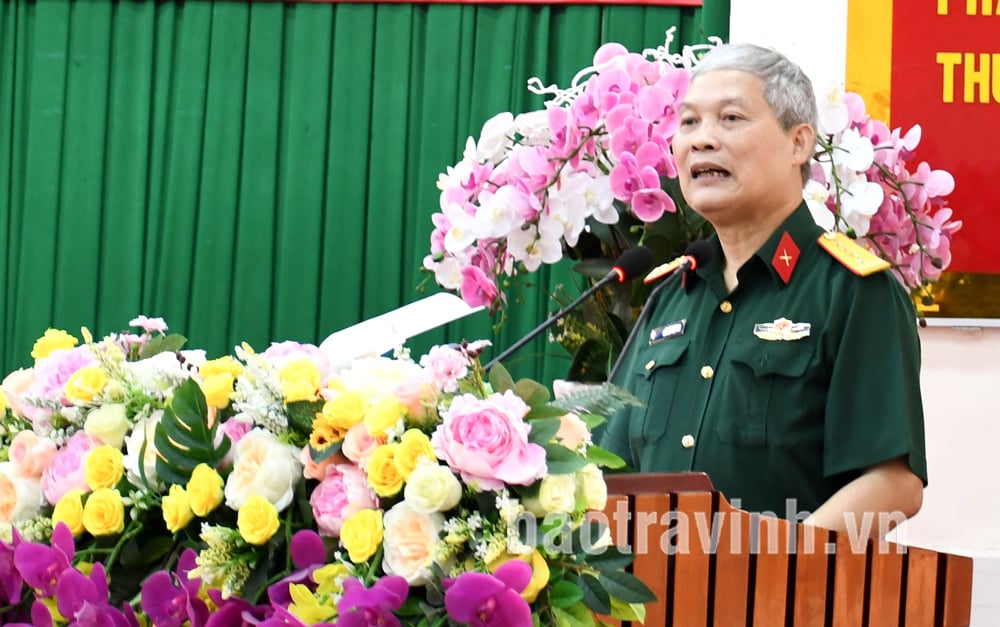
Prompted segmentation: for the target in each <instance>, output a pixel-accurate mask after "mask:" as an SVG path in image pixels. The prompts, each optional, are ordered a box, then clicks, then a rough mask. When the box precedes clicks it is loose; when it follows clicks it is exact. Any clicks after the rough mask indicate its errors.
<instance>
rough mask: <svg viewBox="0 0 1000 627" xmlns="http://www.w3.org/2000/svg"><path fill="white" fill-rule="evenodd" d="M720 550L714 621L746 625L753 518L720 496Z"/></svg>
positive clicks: (718, 552) (716, 577)
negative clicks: (751, 521)
mask: <svg viewBox="0 0 1000 627" xmlns="http://www.w3.org/2000/svg"><path fill="white" fill-rule="evenodd" d="M719 512H720V513H721V514H722V515H721V516H720V517H719V520H720V522H721V524H722V526H721V528H720V531H719V548H718V551H717V552H716V555H715V602H714V605H715V608H714V613H715V622H714V624H715V625H717V626H719V627H723V626H726V625H745V624H746V620H747V591H748V589H749V584H748V581H747V578H748V577H749V574H750V572H749V571H750V551H749V546H750V517H749V515H748V514H747V513H746V512H743V511H740V510H736V509H733V508H732V506H730V505H729V503H728V502H726V499H725V497H723V496H721V495H720V496H719Z"/></svg>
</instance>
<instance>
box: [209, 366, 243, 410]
mask: <svg viewBox="0 0 1000 627" xmlns="http://www.w3.org/2000/svg"><path fill="white" fill-rule="evenodd" d="M235 381H236V378H235V377H233V375H231V374H229V373H228V372H220V373H219V374H213V375H212V376H210V377H203V378H202V381H201V393H202V394H204V395H205V404H207V405H208V406H209V407H215V408H218V409H225V408H226V407H229V397H230V396H232V395H233V383H234V382H235Z"/></svg>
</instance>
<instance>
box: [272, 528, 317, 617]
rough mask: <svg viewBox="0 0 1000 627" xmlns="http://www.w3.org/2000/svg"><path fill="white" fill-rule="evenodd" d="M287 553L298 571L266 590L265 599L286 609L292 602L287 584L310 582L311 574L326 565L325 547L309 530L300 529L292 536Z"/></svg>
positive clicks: (313, 532) (314, 533) (275, 605)
mask: <svg viewBox="0 0 1000 627" xmlns="http://www.w3.org/2000/svg"><path fill="white" fill-rule="evenodd" d="M289 552H290V553H291V555H292V563H293V564H295V567H296V568H298V570H297V571H295V572H293V573H291V574H289V575H288V576H287V577H285V578H284V579H282V580H281V581H279V582H277V583H275V584H274V585H272V586H271V587H269V588H268V589H267V598H268V599H270V601H271V604H272V605H273V606H274V607H288V604H289V603H291V602H292V595H291V594H289V592H288V586H289V584H293V583H302V582H304V581H307V580H308V581H311V580H312V574H313V572H314V571H315V570H316V569H317V568H321V567H323V566H325V565H326V545H324V544H323V539H322V538H321V537H320V536H319V534H318V533H316V532H315V531H313V530H311V529H302V530H300V531H297V532H296V533H295V535H294V536H292V542H291V546H290V547H289Z"/></svg>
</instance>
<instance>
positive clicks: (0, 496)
mask: <svg viewBox="0 0 1000 627" xmlns="http://www.w3.org/2000/svg"><path fill="white" fill-rule="evenodd" d="M41 505H42V482H41V481H39V480H38V479H34V478H25V477H21V476H19V475H18V474H17V472H16V470H15V469H14V466H13V465H12V464H11V463H10V462H3V463H0V523H11V522H14V521H16V520H27V519H28V518H33V517H35V516H37V515H38V508H39V507H41Z"/></svg>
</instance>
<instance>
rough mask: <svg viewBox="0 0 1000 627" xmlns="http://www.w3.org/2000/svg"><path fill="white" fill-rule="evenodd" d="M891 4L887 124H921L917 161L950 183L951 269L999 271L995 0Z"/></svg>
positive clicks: (999, 46) (999, 92) (998, 26)
mask: <svg viewBox="0 0 1000 627" xmlns="http://www.w3.org/2000/svg"><path fill="white" fill-rule="evenodd" d="M894 4H895V6H894V8H893V12H892V13H893V18H892V83H891V84H892V88H891V93H892V104H891V113H890V116H891V126H892V127H893V128H895V127H902V128H903V130H904V131H906V130H907V129H909V128H910V127H911V126H912V125H914V124H920V126H921V127H922V129H923V139H922V141H921V143H920V146H919V147H918V148H917V156H918V158H919V159H921V160H924V161H927V163H928V164H929V165H930V166H931V167H932V168H934V169H945V170H948V171H949V172H951V174H952V175H953V176H954V177H955V191H954V192H953V193H952V194H951V195H950V196H949V197H948V204H949V206H951V207H952V208H953V209H954V211H955V217H957V218H959V219H961V220H962V221H963V222H964V226H963V227H962V230H961V231H959V232H958V233H957V234H956V235H955V238H954V239H953V240H952V246H951V251H952V255H953V260H952V264H951V267H950V268H949V270H951V271H955V272H989V273H1000V243H998V241H997V240H998V239H1000V154H997V153H995V152H994V151H995V150H997V148H998V147H997V146H996V145H994V144H993V142H994V141H998V140H1000V0H919V1H907V2H905V3H904V2H901V1H900V0H896V2H895V3H894ZM916 165H917V164H916V163H914V164H913V166H914V167H915V166H916Z"/></svg>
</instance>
